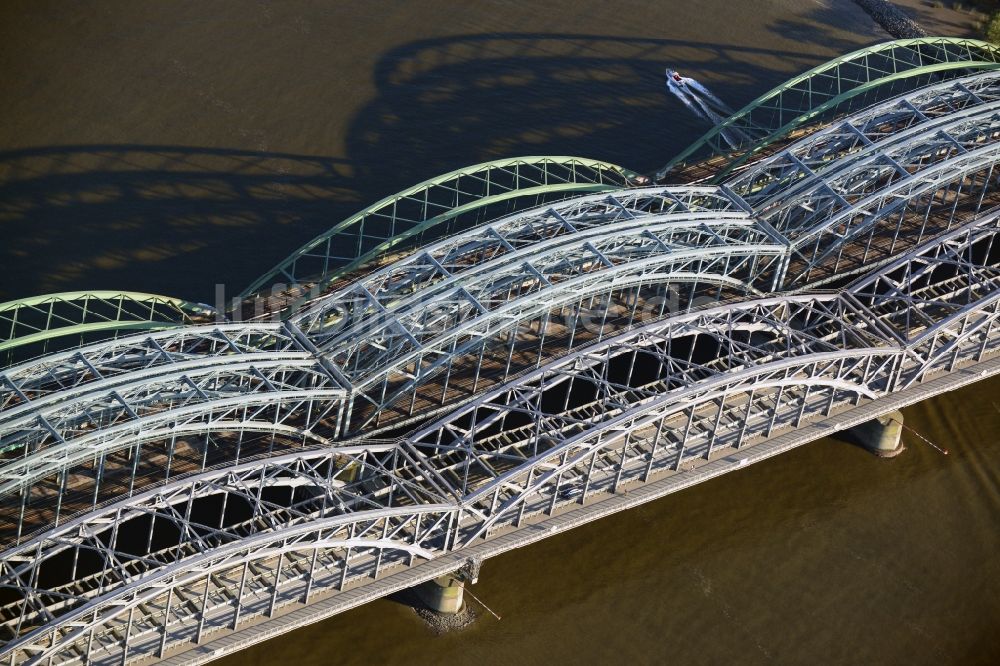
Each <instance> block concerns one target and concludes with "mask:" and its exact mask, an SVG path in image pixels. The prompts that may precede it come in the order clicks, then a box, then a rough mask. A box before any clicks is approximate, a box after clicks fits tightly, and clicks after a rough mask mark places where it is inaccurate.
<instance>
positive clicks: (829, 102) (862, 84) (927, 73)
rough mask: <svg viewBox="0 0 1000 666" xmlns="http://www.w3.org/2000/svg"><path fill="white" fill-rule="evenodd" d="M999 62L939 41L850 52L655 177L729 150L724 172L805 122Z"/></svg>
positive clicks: (737, 118)
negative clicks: (686, 163) (694, 158)
mask: <svg viewBox="0 0 1000 666" xmlns="http://www.w3.org/2000/svg"><path fill="white" fill-rule="evenodd" d="M998 63H1000V49H998V48H997V47H996V46H995V45H993V44H990V43H988V42H983V41H979V40H972V39H954V38H946V37H928V38H920V39H903V40H896V41H892V42H886V43H883V44H876V45H875V46H872V47H868V48H865V49H861V50H859V51H855V52H854V53H849V54H847V55H845V56H842V57H840V58H837V59H835V60H831V61H830V62H828V63H825V64H823V65H821V66H819V67H817V68H814V69H812V70H810V71H808V72H805V73H803V74H801V75H799V76H796V77H795V78H793V79H791V80H789V81H788V82H786V83H784V84H782V85H781V86H778V87H777V88H775V89H773V90H771V91H769V92H767V93H765V94H764V95H762V96H761V97H758V98H757V99H756V100H754V101H752V102H751V103H750V104H748V105H747V106H745V107H744V108H742V109H740V110H739V111H738V112H736V113H735V114H734V115H733V116H731V117H729V118H727V119H726V121H725V122H723V123H721V124H719V125H716V126H715V127H713V128H712V129H710V130H709V131H708V132H707V133H706V134H705V135H704V136H703V137H701V138H700V139H698V140H697V141H696V142H694V143H693V144H691V145H690V146H689V147H688V148H686V149H685V150H684V151H682V152H681V153H680V154H679V155H677V156H676V157H675V158H674V159H672V160H671V161H670V162H669V163H668V164H667V165H666V166H665V167H664V168H663V169H661V170H660V171H659V172H658V173H657V178H663V177H664V176H665V175H666V173H667V172H668V171H669V170H670V169H671V168H673V167H674V166H675V165H677V164H680V163H682V162H684V161H685V160H688V159H690V158H693V157H696V156H698V155H703V154H705V153H708V154H713V153H714V154H727V153H731V154H732V155H731V157H730V161H729V164H730V167H731V166H734V165H738V164H740V163H742V162H743V161H745V160H746V159H748V158H749V157H750V156H751V155H752V154H753V153H754V152H755V151H756V150H759V149H760V148H762V147H764V146H766V145H768V144H769V143H771V142H773V141H775V140H778V139H780V138H781V137H784V136H787V135H788V134H789V133H790V132H792V131H793V130H795V129H796V128H798V127H800V126H802V125H804V124H807V123H810V122H812V123H816V122H817V121H818V120H821V119H825V118H828V117H830V116H836V115H838V114H844V113H851V112H852V111H853V110H856V109H860V108H864V107H868V106H871V105H872V104H874V103H877V102H878V101H880V100H883V99H886V98H887V97H890V96H896V95H898V94H899V93H900V92H901V91H905V90H907V89H909V90H912V89H914V88H920V87H923V86H926V85H929V84H933V83H935V82H937V81H940V79H941V78H956V77H961V76H963V75H964V74H966V73H968V72H969V71H989V70H991V69H995V68H996V67H997V65H998ZM733 143H735V146H734V145H733Z"/></svg>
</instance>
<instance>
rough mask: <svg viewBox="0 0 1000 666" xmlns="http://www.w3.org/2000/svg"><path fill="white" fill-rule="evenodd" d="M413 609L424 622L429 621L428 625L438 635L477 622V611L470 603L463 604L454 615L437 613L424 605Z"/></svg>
mask: <svg viewBox="0 0 1000 666" xmlns="http://www.w3.org/2000/svg"><path fill="white" fill-rule="evenodd" d="M413 610H414V612H415V613H416V614H417V615H418V616H420V618H421V619H422V620H423V621H424V622H426V623H427V626H429V627H430V628H431V631H433V632H434V633H435V634H437V635H438V636H440V635H441V634H446V633H448V632H451V631H458V630H460V629H465V628H466V627H468V626H469V625H470V624H472V623H473V622H475V621H476V617H477V616H476V611H474V610H473V609H472V607H471V606H470V605H469V604H465V605H464V606H462V610H460V611H458V612H457V613H455V614H454V615H446V614H444V613H436V612H434V611H432V610H430V609H429V608H423V607H414V608H413Z"/></svg>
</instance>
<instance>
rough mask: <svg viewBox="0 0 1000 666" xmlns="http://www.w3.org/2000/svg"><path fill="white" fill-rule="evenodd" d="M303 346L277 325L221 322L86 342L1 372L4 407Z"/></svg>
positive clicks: (293, 350)
mask: <svg viewBox="0 0 1000 666" xmlns="http://www.w3.org/2000/svg"><path fill="white" fill-rule="evenodd" d="M301 351H302V346H301V345H300V344H299V343H298V342H296V340H295V339H294V338H293V337H292V336H291V335H290V334H289V333H288V332H287V330H286V329H284V328H282V327H281V326H279V325H277V324H270V323H250V324H219V325H215V326H198V327H185V328H182V329H178V330H170V331H161V332H157V333H151V334H148V335H141V336H135V335H134V336H129V337H125V338H121V339H118V340H113V341H107V342H102V343H96V344H92V345H87V346H85V347H81V348H79V349H73V350H68V351H64V352H60V353H57V354H49V355H48V356H45V357H43V358H40V359H36V360H34V361H30V362H26V363H22V364H19V365H17V366H14V367H11V368H7V369H4V370H2V371H0V411H2V412H6V411H7V410H12V409H14V408H16V407H18V406H19V405H22V404H27V403H29V402H30V401H32V400H35V399H39V398H43V397H47V396H51V395H52V394H54V393H57V392H60V391H69V390H76V389H79V388H80V387H81V386H83V385H84V384H87V383H90V382H96V381H102V380H109V379H113V378H117V377H120V376H121V375H124V374H127V373H132V372H145V371H150V370H153V369H156V368H163V367H168V366H171V365H175V364H178V363H183V362H187V361H191V360H195V359H201V358H211V357H227V356H234V357H235V356H239V355H248V354H254V353H257V352H267V353H283V354H288V357H289V358H293V357H295V355H296V353H297V352H301Z"/></svg>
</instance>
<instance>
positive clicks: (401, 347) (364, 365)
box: [312, 217, 784, 384]
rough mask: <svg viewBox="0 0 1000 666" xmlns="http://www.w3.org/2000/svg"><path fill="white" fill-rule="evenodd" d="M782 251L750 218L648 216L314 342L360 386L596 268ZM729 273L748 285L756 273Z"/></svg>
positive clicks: (454, 283) (453, 283) (422, 296)
mask: <svg viewBox="0 0 1000 666" xmlns="http://www.w3.org/2000/svg"><path fill="white" fill-rule="evenodd" d="M560 224H561V223H560ZM783 251H784V246H783V245H780V244H777V243H775V241H774V239H773V238H772V237H771V236H769V235H768V234H767V233H766V232H764V231H762V230H761V229H760V228H759V227H756V226H755V225H754V224H753V223H752V221H750V220H746V219H739V218H737V219H735V220H731V221H718V220H707V221H706V220H704V219H702V220H695V221H693V222H686V221H683V220H681V221H676V220H674V219H672V218H669V217H668V218H667V220H666V221H659V220H658V219H657V218H652V219H649V220H646V219H643V220H641V221H639V222H637V223H629V224H626V225H615V226H613V227H611V228H610V229H606V230H605V229H602V232H601V233H597V234H584V235H583V238H576V237H575V235H574V237H573V238H571V239H570V241H569V242H563V243H560V244H548V243H547V244H545V247H544V252H539V253H537V254H534V255H531V256H525V257H518V258H517V260H512V261H502V260H501V261H500V262H499V264H498V266H497V267H495V268H494V270H489V271H486V270H484V271H480V272H479V273H478V274H477V275H471V276H470V275H468V274H463V275H462V278H463V279H461V280H458V279H454V280H448V281H447V282H448V284H446V285H444V288H443V289H435V290H433V291H431V292H430V293H424V292H420V293H418V294H416V295H414V297H412V298H408V299H407V300H406V301H405V302H403V303H398V304H396V306H395V307H394V308H393V309H392V310H391V311H390V310H387V309H383V310H381V311H379V310H378V305H379V304H378V303H376V302H374V299H369V303H370V304H371V307H370V310H371V311H374V312H375V313H377V316H376V317H374V318H373V319H372V320H362V321H360V322H356V323H354V325H353V326H351V327H350V328H347V329H343V328H340V327H338V329H339V331H338V334H337V335H336V337H333V336H330V337H326V336H325V335H322V336H321V335H314V336H313V338H312V339H313V340H314V341H315V342H316V345H317V347H318V348H319V349H320V350H321V352H323V354H324V356H325V357H326V358H328V359H330V360H331V361H333V362H335V363H336V364H337V365H338V366H339V367H340V368H342V369H343V371H344V373H345V375H347V376H348V378H350V379H351V380H352V381H353V382H354V383H355V384H359V383H361V382H362V378H363V377H364V376H366V375H368V374H370V373H374V372H377V371H379V370H380V369H381V368H382V367H383V366H384V365H385V364H387V363H390V362H392V361H393V360H394V359H396V358H398V355H399V354H400V353H401V352H407V351H411V350H412V349H413V348H419V347H420V346H422V345H423V344H424V343H426V342H427V341H429V340H433V339H434V338H435V337H437V336H439V335H440V334H441V333H443V332H446V331H449V330H451V329H452V328H453V327H454V326H457V325H459V324H461V323H462V322H463V321H466V320H468V319H471V318H473V317H474V316H476V315H485V314H487V313H489V312H492V311H495V310H498V309H500V308H503V307H504V306H506V305H508V304H509V303H511V302H513V301H517V300H519V299H525V298H530V297H531V295H533V294H536V293H538V292H541V291H543V290H551V291H552V292H558V290H559V289H560V288H561V287H562V285H563V284H572V285H578V284H580V283H582V282H584V281H586V278H587V276H590V275H593V274H596V273H601V272H608V273H612V274H614V273H618V274H622V273H623V272H624V271H621V270H620V269H619V270H617V271H616V270H615V269H618V268H619V267H621V266H626V265H628V266H630V267H633V266H634V267H638V266H640V265H641V263H642V262H655V263H657V264H660V265H662V264H664V260H665V259H666V258H668V257H669V261H670V262H672V263H673V264H674V265H676V266H677V269H676V270H678V271H680V272H682V273H685V274H691V275H696V273H694V272H693V266H695V265H696V264H698V263H700V262H703V261H704V259H703V257H704V256H711V255H715V256H718V255H720V254H732V255H739V254H742V255H746V254H751V253H761V254H772V255H776V254H780V253H782V252H783ZM427 263H428V264H432V263H433V262H431V261H428V262H427ZM713 277H714V276H713ZM725 277H729V278H730V279H734V280H741V281H745V282H748V283H749V282H750V281H752V279H753V278H756V277H757V275H756V274H755V273H754V274H749V275H739V274H725ZM405 347H409V348H405Z"/></svg>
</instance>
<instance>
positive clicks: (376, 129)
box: [0, 23, 856, 302]
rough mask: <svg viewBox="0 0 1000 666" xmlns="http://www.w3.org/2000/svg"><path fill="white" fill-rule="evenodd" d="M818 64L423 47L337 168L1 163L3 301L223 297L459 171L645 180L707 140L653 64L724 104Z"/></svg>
mask: <svg viewBox="0 0 1000 666" xmlns="http://www.w3.org/2000/svg"><path fill="white" fill-rule="evenodd" d="M796 29H797V28H796V26H795V25H794V23H793V24H791V25H782V26H776V27H775V30H786V31H787V30H796ZM798 29H801V30H803V31H805V30H807V29H808V26H805V25H803V26H800V28H798ZM827 46H828V47H832V48H834V49H840V50H848V49H849V48H852V47H853V46H856V45H851V44H846V43H837V44H827ZM823 60H824V58H822V57H819V56H814V55H810V54H807V53H798V52H787V51H774V50H768V49H762V48H751V47H745V46H728V45H723V44H698V43H692V42H685V41H677V40H670V39H644V38H619V37H602V36H594V35H547V34H488V35H474V36H460V37H453V38H444V39H432V40H425V41H417V42H413V43H411V44H408V45H406V46H403V47H401V48H398V49H394V50H391V51H389V52H387V53H386V54H385V55H384V56H383V57H382V58H381V60H380V61H379V63H378V65H377V67H376V70H375V72H374V78H375V82H376V85H377V95H376V96H375V98H374V99H372V100H371V101H369V102H368V103H367V104H366V105H365V106H364V107H363V108H362V109H361V110H359V111H358V112H357V113H356V114H355V116H354V118H353V120H352V121H351V122H350V124H349V126H348V130H347V134H346V140H345V146H346V151H345V152H346V156H344V157H313V156H308V155H301V154H283V153H279V152H260V151H249V150H238V149H233V150H225V149H214V148H197V147H185V146H159V145H82V146H52V147H44V148H35V149H27V150H17V151H8V152H3V153H0V225H2V228H3V230H4V235H5V240H6V242H5V243H4V244H3V245H2V247H0V300H6V299H10V298H16V297H22V296H27V295H31V294H37V293H46V292H52V291H66V290H78V289H108V288H121V289H128V290H135V291H150V292H155V293H163V294H169V295H175V296H180V297H184V298H189V299H195V300H199V301H203V302H206V301H211V300H213V298H214V285H215V284H216V283H224V284H225V285H226V290H227V293H228V294H229V295H234V294H235V293H236V292H238V291H239V290H240V289H241V288H243V287H244V286H246V284H247V283H249V282H250V281H251V280H252V279H253V278H254V277H256V276H257V275H259V274H260V273H262V272H263V271H264V270H266V269H268V268H270V267H271V266H272V265H274V264H275V263H276V262H277V261H279V260H280V259H281V258H283V257H284V256H285V255H287V254H288V253H289V252H290V251H292V250H293V249H294V248H295V247H297V246H298V245H300V244H301V243H303V242H305V241H306V240H308V239H309V238H311V237H313V236H315V235H316V234H318V233H321V232H322V231H323V230H325V229H327V228H329V227H330V226H331V225H332V224H334V223H335V222H337V221H339V220H341V219H343V218H344V217H346V216H348V215H350V214H351V213H353V212H355V211H357V210H359V209H360V208H362V207H364V206H366V205H368V204H370V203H373V202H374V201H376V200H377V199H379V198H381V197H383V196H385V195H387V194H390V193H392V192H395V191H398V190H400V189H402V188H404V187H406V186H408V185H411V184H414V183H416V182H419V181H422V180H425V179H427V178H430V177H433V176H435V175H437V174H440V173H443V172H446V171H449V170H452V169H455V168H458V167H461V166H464V165H467V164H473V163H476V162H481V161H486V160H489V159H494V158H499V157H508V156H516V155H531V154H534V155H544V154H556V155H559V154H562V155H580V156H585V157H593V158H599V159H604V160H607V161H611V162H615V163H618V164H621V165H623V166H626V167H629V168H632V169H636V170H641V171H650V170H653V169H655V168H656V167H658V166H660V165H661V164H662V163H663V162H665V161H666V160H667V159H668V158H669V157H670V156H671V155H672V154H674V153H676V152H677V151H678V150H680V149H681V148H683V147H684V146H686V145H687V144H688V143H689V142H690V141H692V140H693V139H694V138H696V137H697V136H699V135H700V134H701V133H703V132H704V131H705V130H706V129H707V127H706V126H705V125H704V124H702V123H701V121H699V120H698V119H696V118H694V117H693V116H691V115H690V114H689V113H688V112H686V111H685V110H684V109H683V107H682V106H681V105H680V103H679V102H677V100H675V99H673V98H672V97H670V96H669V95H667V94H666V92H665V91H664V87H663V69H664V67H665V66H667V65H673V66H678V67H681V68H682V70H683V71H684V73H685V74H686V75H689V76H694V77H696V78H699V79H700V80H703V81H705V82H706V83H707V84H708V85H710V86H712V87H713V88H715V90H716V92H718V93H719V94H720V95H721V96H723V97H724V98H725V99H726V100H727V101H728V102H729V103H730V104H732V105H733V106H739V105H742V104H743V103H745V102H747V101H749V100H750V99H751V98H753V97H754V96H755V95H757V94H759V93H760V92H761V91H763V90H766V89H768V88H770V87H772V86H774V85H776V84H778V83H780V82H781V81H783V80H785V79H787V78H788V77H789V76H790V75H792V74H794V73H795V72H798V71H801V70H803V69H806V68H808V67H811V66H814V65H815V64H817V63H819V62H821V61H823ZM322 113H323V110H322V109H317V110H316V114H317V116H321V115H322ZM304 131H307V130H304Z"/></svg>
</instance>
